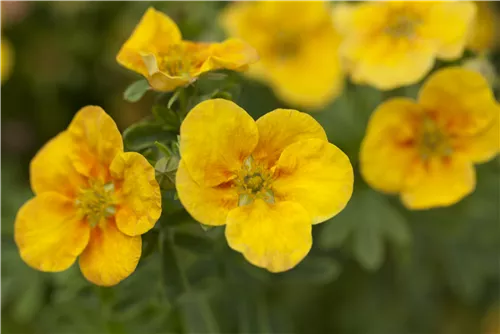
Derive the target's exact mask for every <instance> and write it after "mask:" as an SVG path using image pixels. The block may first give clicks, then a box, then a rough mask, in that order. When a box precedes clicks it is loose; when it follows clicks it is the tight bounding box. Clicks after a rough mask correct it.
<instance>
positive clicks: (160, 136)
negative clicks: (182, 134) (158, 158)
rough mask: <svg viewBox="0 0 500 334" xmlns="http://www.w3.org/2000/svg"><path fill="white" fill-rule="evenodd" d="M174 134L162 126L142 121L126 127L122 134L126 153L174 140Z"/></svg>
mask: <svg viewBox="0 0 500 334" xmlns="http://www.w3.org/2000/svg"><path fill="white" fill-rule="evenodd" d="M176 137H177V136H176V134H175V133H172V132H170V131H169V129H168V128H167V127H166V126H165V125H163V124H158V123H155V122H152V121H143V122H140V123H136V124H133V125H131V126H130V127H128V128H127V129H126V130H125V131H124V132H123V142H124V145H125V148H126V149H127V150H128V151H135V152H139V151H142V150H145V149H147V148H149V147H153V146H154V145H155V142H157V141H158V142H168V141H173V140H176Z"/></svg>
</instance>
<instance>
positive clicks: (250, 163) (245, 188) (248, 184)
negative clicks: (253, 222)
mask: <svg viewBox="0 0 500 334" xmlns="http://www.w3.org/2000/svg"><path fill="white" fill-rule="evenodd" d="M272 181H273V175H272V172H271V171H270V170H268V169H267V168H265V167H263V166H261V165H259V164H256V163H255V161H254V160H253V158H252V157H249V158H247V159H246V160H245V163H244V165H243V168H242V169H241V170H240V171H239V172H238V173H237V178H236V180H235V181H234V185H235V187H236V188H237V191H238V193H239V195H240V200H239V203H240V205H246V204H249V203H251V202H252V201H253V200H254V199H256V198H261V199H263V200H265V201H266V202H268V203H274V195H273V191H272V189H271V184H272Z"/></svg>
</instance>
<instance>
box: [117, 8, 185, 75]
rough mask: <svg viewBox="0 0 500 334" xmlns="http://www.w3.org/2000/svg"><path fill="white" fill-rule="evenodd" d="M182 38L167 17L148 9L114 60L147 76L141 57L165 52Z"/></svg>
mask: <svg viewBox="0 0 500 334" xmlns="http://www.w3.org/2000/svg"><path fill="white" fill-rule="evenodd" d="M181 38H182V36H181V33H180V31H179V28H178V27H177V25H176V24H175V22H174V21H172V20H171V19H170V18H169V17H168V16H167V15H165V14H163V13H162V12H159V11H157V10H155V9H154V8H152V7H150V8H148V10H147V11H146V13H145V14H144V16H143V17H142V19H141V21H140V22H139V24H138V25H137V27H136V28H135V30H134V32H133V33H132V35H131V36H130V38H129V39H128V40H127V41H126V42H125V44H124V45H123V46H122V48H121V50H120V52H119V53H118V55H117V56H116V60H117V61H118V63H119V64H121V65H122V66H124V67H126V68H128V69H130V70H132V71H135V72H138V73H140V74H142V75H144V76H147V75H148V73H147V68H146V66H145V64H144V61H143V59H142V55H144V54H148V53H153V54H157V52H159V51H163V50H166V49H167V48H168V46H169V45H171V44H175V43H178V42H179V41H180V40H181Z"/></svg>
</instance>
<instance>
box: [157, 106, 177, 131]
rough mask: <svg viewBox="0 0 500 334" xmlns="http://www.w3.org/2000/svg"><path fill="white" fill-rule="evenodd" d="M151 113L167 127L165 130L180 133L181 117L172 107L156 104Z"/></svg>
mask: <svg viewBox="0 0 500 334" xmlns="http://www.w3.org/2000/svg"><path fill="white" fill-rule="evenodd" d="M151 112H152V113H153V115H154V116H155V117H156V119H157V120H158V121H160V122H162V123H163V124H164V125H165V128H166V129H168V130H170V131H176V132H177V131H179V128H180V126H181V120H180V118H179V115H178V114H176V113H175V111H173V110H172V109H170V107H167V106H163V105H159V104H156V105H154V106H153V109H151Z"/></svg>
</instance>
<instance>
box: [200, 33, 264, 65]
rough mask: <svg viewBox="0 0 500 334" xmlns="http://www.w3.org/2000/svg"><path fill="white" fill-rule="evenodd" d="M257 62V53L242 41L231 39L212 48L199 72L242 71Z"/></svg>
mask: <svg viewBox="0 0 500 334" xmlns="http://www.w3.org/2000/svg"><path fill="white" fill-rule="evenodd" d="M258 60H259V56H258V54H257V51H256V50H255V49H254V48H252V47H251V46H250V45H248V44H247V43H245V42H243V41H242V40H239V39H235V38H231V39H228V40H226V41H224V42H222V43H216V44H214V45H213V46H212V52H211V56H210V61H209V62H207V63H206V64H204V66H203V68H202V70H201V72H206V71H208V70H212V69H215V70H216V69H221V68H225V69H229V70H234V71H242V70H245V69H246V68H248V65H250V64H253V63H255V62H256V61H258Z"/></svg>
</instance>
